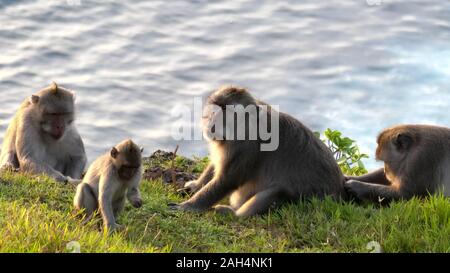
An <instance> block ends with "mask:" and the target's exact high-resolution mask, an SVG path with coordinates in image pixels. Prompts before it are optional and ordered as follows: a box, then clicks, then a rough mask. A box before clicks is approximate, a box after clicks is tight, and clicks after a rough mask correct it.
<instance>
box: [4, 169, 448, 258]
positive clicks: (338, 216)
mask: <svg viewBox="0 0 450 273" xmlns="http://www.w3.org/2000/svg"><path fill="white" fill-rule="evenodd" d="M141 189H142V194H143V198H144V202H145V205H144V206H143V207H142V208H141V209H134V208H132V207H131V206H130V205H129V204H127V206H126V208H125V211H124V213H123V214H122V215H121V216H120V218H119V220H118V222H119V223H121V224H123V225H125V229H124V230H123V231H121V232H118V233H114V234H112V235H108V234H106V233H104V232H103V231H101V228H100V226H101V222H100V220H99V219H94V220H93V221H91V222H90V223H88V224H86V225H83V224H81V220H80V219H79V218H77V217H75V216H74V214H73V212H72V198H73V195H74V190H75V189H74V187H73V186H69V185H61V184H58V183H57V182H55V181H53V180H51V179H49V178H46V177H30V176H26V175H22V174H11V173H5V174H2V175H1V176H0V252H68V251H69V250H68V249H67V248H66V245H67V244H68V243H69V242H71V241H77V242H79V243H80V245H81V251H82V252H368V250H367V248H366V246H367V244H368V243H369V242H370V241H376V242H379V243H380V244H381V247H382V249H383V251H385V252H450V202H449V200H448V199H446V198H444V197H442V196H440V197H430V198H429V199H427V200H418V199H413V200H410V201H407V202H397V203H393V204H392V205H391V206H390V207H389V208H387V207H385V208H375V207H373V206H360V205H356V204H349V203H339V202H334V201H332V200H323V201H320V200H311V201H305V202H298V203H295V204H287V205H285V206H283V207H281V208H280V209H278V210H275V211H271V212H270V213H269V214H267V215H264V216H257V217H252V218H249V219H236V218H235V217H233V216H227V215H218V214H215V213H214V212H208V213H205V214H195V213H182V212H174V211H171V210H169V209H168V207H167V205H166V204H167V203H168V202H173V201H181V200H182V198H181V197H179V196H178V195H177V194H176V192H175V189H174V188H172V187H170V186H167V185H164V184H163V183H162V182H161V181H159V180H158V181H144V182H143V184H142V188H141Z"/></svg>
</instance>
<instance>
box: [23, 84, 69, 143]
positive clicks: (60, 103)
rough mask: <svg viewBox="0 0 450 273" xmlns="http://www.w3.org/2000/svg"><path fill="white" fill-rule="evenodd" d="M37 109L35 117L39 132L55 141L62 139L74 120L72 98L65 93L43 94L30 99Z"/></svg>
mask: <svg viewBox="0 0 450 273" xmlns="http://www.w3.org/2000/svg"><path fill="white" fill-rule="evenodd" d="M31 102H32V106H33V107H35V109H37V111H36V117H35V118H37V119H38V123H39V126H40V128H41V130H42V131H43V132H44V133H45V134H47V135H49V136H50V137H51V138H53V139H55V140H60V139H62V138H64V135H65V133H66V130H67V129H68V127H70V126H72V123H73V121H74V120H75V115H74V108H75V107H74V97H73V94H72V93H70V92H67V91H57V92H50V91H49V92H46V93H45V92H44V93H41V94H39V95H33V96H32V97H31Z"/></svg>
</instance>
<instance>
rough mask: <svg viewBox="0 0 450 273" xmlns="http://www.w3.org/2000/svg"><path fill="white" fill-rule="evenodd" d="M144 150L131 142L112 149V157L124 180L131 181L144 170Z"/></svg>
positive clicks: (128, 141)
mask: <svg viewBox="0 0 450 273" xmlns="http://www.w3.org/2000/svg"><path fill="white" fill-rule="evenodd" d="M142 152H143V149H142V148H140V147H138V146H137V145H135V144H134V143H133V142H132V141H131V140H127V141H125V142H122V143H121V144H119V145H118V146H117V147H114V148H112V150H111V157H112V158H113V160H114V165H115V166H116V168H117V171H118V175H119V177H120V179H122V180H130V179H132V178H133V177H135V176H136V175H138V174H139V172H140V171H141V169H142Z"/></svg>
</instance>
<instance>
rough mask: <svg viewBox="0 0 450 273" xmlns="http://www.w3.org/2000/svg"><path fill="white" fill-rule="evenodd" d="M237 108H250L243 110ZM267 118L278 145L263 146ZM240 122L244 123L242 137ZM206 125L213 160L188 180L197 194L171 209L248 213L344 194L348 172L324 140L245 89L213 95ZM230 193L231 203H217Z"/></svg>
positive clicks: (221, 91)
mask: <svg viewBox="0 0 450 273" xmlns="http://www.w3.org/2000/svg"><path fill="white" fill-rule="evenodd" d="M239 109H247V110H248V111H247V113H244V115H242V113H239ZM252 109H253V110H252ZM223 112H226V113H225V114H224V113H223ZM239 116H240V117H241V119H240V122H239ZM266 122H267V123H268V124H267V125H268V126H267V128H270V129H271V130H270V131H271V137H272V138H278V141H276V142H275V143H277V144H278V146H277V147H276V148H275V149H270V148H269V149H266V150H263V149H262V148H263V146H262V145H263V144H267V143H268V141H269V139H267V138H265V137H263V135H262V132H264V131H263V130H261V128H263V127H266V126H265V124H264V123H266ZM240 126H244V127H245V128H243V129H242V128H241V130H240V132H241V135H240V138H239V127H240ZM203 130H204V135H206V137H207V139H208V142H209V147H210V157H211V163H210V164H209V166H208V167H207V168H206V170H205V171H204V172H203V174H202V175H201V176H200V178H199V179H197V180H196V181H191V182H188V183H187V184H186V185H185V189H184V190H186V191H190V192H195V194H194V195H193V196H192V197H191V198H190V199H189V200H187V201H185V202H183V203H181V204H173V203H172V204H169V206H170V207H171V208H173V209H176V210H182V211H197V212H201V211H206V210H209V209H214V210H216V211H218V212H220V213H230V212H231V213H233V214H235V215H236V216H238V217H246V216H252V215H255V214H261V213H265V212H267V210H268V209H270V208H271V207H273V206H276V205H278V204H281V203H282V202H285V201H296V200H299V199H301V198H310V197H319V198H322V197H325V196H332V197H334V198H341V197H345V190H344V180H345V178H344V175H343V174H342V172H341V170H340V168H339V166H338V165H337V163H336V161H335V160H334V158H333V155H332V153H331V151H330V150H329V149H328V148H327V147H326V146H325V145H324V144H323V143H322V141H321V140H320V139H318V138H317V137H316V136H315V135H314V134H313V132H312V131H311V130H310V129H308V128H307V127H306V126H304V125H303V124H302V123H301V122H300V121H298V120H297V119H295V118H293V117H291V116H289V115H287V114H285V113H281V112H278V111H276V110H275V109H273V107H271V106H269V105H267V104H266V103H263V102H261V101H258V100H256V99H254V98H253V97H252V95H251V94H250V93H249V92H248V91H247V90H245V89H243V88H238V87H224V88H221V89H219V90H218V91H216V92H215V93H213V94H212V95H211V96H209V98H208V100H207V106H206V107H205V111H204V117H203ZM252 136H253V137H252ZM255 136H256V137H255ZM271 141H272V142H273V139H271ZM229 195H230V205H217V203H218V202H220V201H221V200H222V199H223V198H224V197H226V196H229Z"/></svg>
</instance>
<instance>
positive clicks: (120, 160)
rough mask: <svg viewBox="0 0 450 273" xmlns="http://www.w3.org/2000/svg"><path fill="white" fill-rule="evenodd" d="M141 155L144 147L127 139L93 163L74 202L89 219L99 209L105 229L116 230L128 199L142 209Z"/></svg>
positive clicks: (79, 187) (80, 185)
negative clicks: (120, 214)
mask: <svg viewBox="0 0 450 273" xmlns="http://www.w3.org/2000/svg"><path fill="white" fill-rule="evenodd" d="M142 152H143V149H142V148H140V147H138V146H137V145H136V144H135V143H134V142H133V141H132V140H129V139H128V140H124V141H122V142H121V143H119V144H118V145H116V146H115V147H113V148H112V149H111V151H110V152H109V153H106V154H104V155H103V156H101V157H99V158H98V159H97V160H96V161H95V162H94V163H92V165H91V166H90V167H89V169H88V171H87V173H86V176H85V177H84V179H83V181H82V183H81V184H79V185H78V186H77V192H76V194H75V197H74V201H73V203H74V206H75V208H76V209H77V210H84V214H85V215H87V217H86V219H87V220H89V219H91V218H92V215H93V214H94V212H96V211H97V210H99V211H100V213H101V216H102V218H103V224H104V226H105V228H107V229H108V230H115V229H117V228H119V227H120V225H119V224H117V222H116V219H117V217H118V215H119V213H120V212H121V211H122V210H123V208H124V205H125V199H128V201H129V202H130V203H131V205H132V206H133V207H135V208H140V207H141V206H142V198H141V194H140V191H139V184H140V183H141V179H142Z"/></svg>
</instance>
